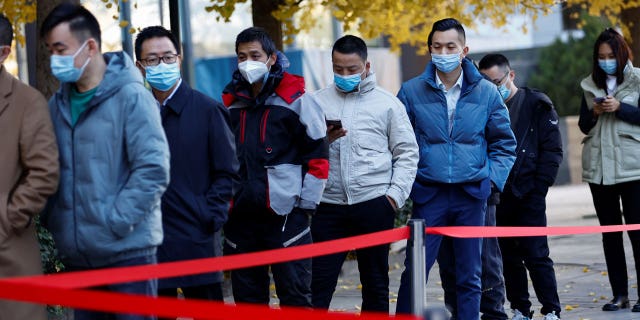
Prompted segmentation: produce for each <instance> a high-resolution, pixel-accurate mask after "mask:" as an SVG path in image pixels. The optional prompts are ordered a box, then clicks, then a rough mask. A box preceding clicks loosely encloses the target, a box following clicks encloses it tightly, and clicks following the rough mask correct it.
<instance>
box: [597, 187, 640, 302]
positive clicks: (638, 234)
mask: <svg viewBox="0 0 640 320" xmlns="http://www.w3.org/2000/svg"><path fill="white" fill-rule="evenodd" d="M589 188H591V195H592V197H593V205H594V206H595V208H596V214H597V215H598V220H599V221H600V225H603V226H606V225H621V224H623V223H626V224H636V223H640V181H631V182H625V183H619V184H614V185H608V186H605V185H600V184H592V183H590V184H589ZM621 200H622V211H620V201H621ZM623 216H624V222H623V221H622V217H623ZM628 234H629V239H630V240H631V248H632V249H633V259H634V262H635V265H636V279H640V231H629V232H628ZM602 246H603V248H604V258H605V261H606V263H607V271H608V274H609V282H610V283H611V289H612V291H613V295H614V296H627V295H628V293H629V292H628V291H629V290H628V287H627V286H628V278H627V259H626V257H625V254H624V245H623V243H622V232H608V233H603V234H602ZM638 296H640V287H639V288H638Z"/></svg>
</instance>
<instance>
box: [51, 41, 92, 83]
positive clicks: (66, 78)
mask: <svg viewBox="0 0 640 320" xmlns="http://www.w3.org/2000/svg"><path fill="white" fill-rule="evenodd" d="M87 43H88V41H85V42H84V43H83V44H82V45H81V46H80V48H78V51H76V53H74V54H73V55H72V56H61V55H57V54H54V55H51V61H50V66H51V73H52V74H53V76H54V77H56V78H57V79H58V80H59V81H60V82H76V81H78V79H80V76H82V72H84V68H86V67H87V65H88V64H89V61H91V57H89V58H87V61H86V62H85V63H84V64H83V65H82V67H80V68H76V67H75V59H76V56H77V55H78V53H80V51H82V48H84V46H86V45H87Z"/></svg>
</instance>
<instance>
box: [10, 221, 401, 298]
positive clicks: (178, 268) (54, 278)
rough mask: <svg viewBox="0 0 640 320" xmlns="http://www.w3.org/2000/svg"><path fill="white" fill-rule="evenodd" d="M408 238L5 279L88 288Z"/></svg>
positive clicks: (387, 236)
mask: <svg viewBox="0 0 640 320" xmlns="http://www.w3.org/2000/svg"><path fill="white" fill-rule="evenodd" d="M408 237H409V228H408V227H402V228H396V229H391V230H386V231H381V232H376V233H372V234H365V235H361V236H355V237H350V238H344V239H338V240H331V241H325V242H318V243H315V244H309V245H302V246H296V247H291V248H284V249H276V250H268V251H260V252H254V253H245V254H238V255H231V256H224V257H216V258H207V259H197V260H188V261H179V262H168V263H161V264H156V265H142V266H134V267H122V268H110V269H99V270H90V271H80V272H68V273H58V274H53V275H46V276H35V277H21V278H11V279H6V280H5V281H11V282H16V283H30V284H40V285H43V286H47V287H57V288H68V289H72V288H87V287H94V286H102V285H107V284H113V283H123V282H133V281H140V280H146V279H151V278H170V277H176V276H185V275H193V274H199V273H207V272H214V271H220V270H233V269H240V268H247V267H254V266H258V265H267V264H274V263H279V262H285V261H291V260H298V259H304V258H310V257H315V256H322V255H326V254H331V253H336V252H342V251H347V250H351V249H359V248H366V247H371V246H376V245H381V244H386V243H390V242H394V241H398V240H402V239H407V238H408Z"/></svg>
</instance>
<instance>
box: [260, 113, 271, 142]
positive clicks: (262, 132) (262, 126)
mask: <svg viewBox="0 0 640 320" xmlns="http://www.w3.org/2000/svg"><path fill="white" fill-rule="evenodd" d="M269 111H270V110H269V109H267V110H265V111H264V113H262V119H261V120H260V142H262V143H264V142H265V140H266V139H267V119H268V118H269Z"/></svg>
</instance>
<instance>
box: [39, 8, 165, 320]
mask: <svg viewBox="0 0 640 320" xmlns="http://www.w3.org/2000/svg"><path fill="white" fill-rule="evenodd" d="M41 36H42V38H43V39H44V41H45V44H46V46H47V48H48V49H49V52H51V71H52V73H53V75H54V76H55V77H56V78H57V79H58V80H60V82H61V86H60V89H59V90H58V92H56V94H55V95H54V96H53V97H51V100H50V101H49V107H50V111H51V119H52V121H53V125H54V129H55V133H56V137H57V139H58V143H59V153H60V166H61V169H60V186H59V192H58V193H57V194H56V195H55V196H54V197H52V199H51V202H50V203H49V206H48V211H47V216H46V219H45V223H46V226H47V227H48V228H49V230H50V231H51V233H52V234H53V237H54V240H55V242H56V245H57V247H58V251H59V253H60V256H61V258H62V261H63V263H64V264H65V266H67V269H68V270H88V269H95V268H106V267H122V266H132V265H141V264H153V263H155V262H156V249H157V246H158V245H160V243H161V242H162V220H161V214H160V197H161V196H162V193H163V192H164V190H165V189H166V187H167V185H168V183H169V149H168V146H167V140H166V138H165V135H164V132H163V129H162V125H161V123H160V114H159V112H158V106H157V104H156V102H155V99H154V98H153V96H152V95H151V93H150V92H149V91H148V90H147V89H145V87H144V85H143V82H142V76H141V75H140V72H139V71H138V70H137V69H136V67H135V66H134V64H133V62H132V61H131V58H129V56H128V55H127V54H126V53H124V52H113V53H105V54H102V53H101V50H100V26H99V24H98V21H97V20H96V18H95V17H94V16H93V15H92V14H91V13H90V12H89V11H87V9H85V8H83V7H82V6H79V5H72V4H61V5H59V6H57V7H56V8H54V9H53V11H51V13H49V15H48V16H47V18H46V19H45V20H44V21H43V23H42V29H41ZM105 289H107V290H110V291H115V292H122V293H131V294H144V295H148V296H155V295H156V294H157V281H156V280H147V281H141V282H135V283H124V284H115V285H109V286H107V287H106V288H105ZM101 317H102V316H101V315H99V314H98V313H96V312H89V311H84V310H76V311H75V316H74V319H75V320H83V319H102V318H101ZM109 319H121V320H124V319H127V320H133V319H155V317H145V316H136V315H118V316H115V317H111V318H109Z"/></svg>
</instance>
